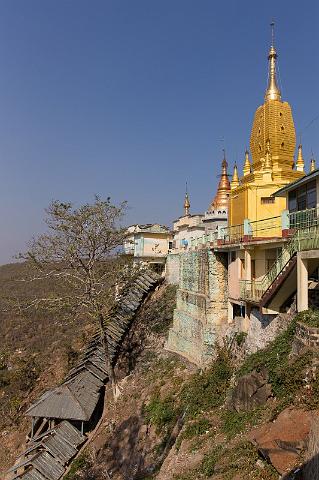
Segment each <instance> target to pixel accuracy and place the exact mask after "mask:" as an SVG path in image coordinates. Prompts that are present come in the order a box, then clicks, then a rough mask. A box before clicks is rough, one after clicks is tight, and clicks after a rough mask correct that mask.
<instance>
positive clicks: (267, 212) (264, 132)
mask: <svg viewBox="0 0 319 480" xmlns="http://www.w3.org/2000/svg"><path fill="white" fill-rule="evenodd" d="M276 61H277V52H276V49H275V46H274V42H273V37H272V45H271V47H270V50H269V54H268V62H269V73H268V86H267V89H266V92H265V98H264V103H263V104H262V105H261V106H259V107H258V108H257V110H256V112H255V116H254V121H253V125H252V129H251V135H250V150H251V155H252V160H250V158H249V152H248V151H246V153H245V162H244V169H243V176H242V177H241V178H239V176H238V169H237V166H236V165H235V168H234V174H233V178H232V182H231V194H230V214H229V225H230V226H231V225H240V224H243V223H244V220H245V219H249V220H250V221H253V222H254V221H258V220H262V219H266V218H269V217H275V216H277V215H278V216H279V215H281V211H282V210H284V209H285V203H284V200H283V199H282V198H279V197H273V196H272V193H274V192H275V191H276V190H279V189H280V188H282V187H284V186H285V185H287V184H289V183H291V182H293V181H295V180H297V179H298V178H300V177H302V176H303V175H304V161H303V158H302V149H301V146H299V150H298V158H297V162H296V164H295V161H294V153H295V148H296V131H295V126H294V120H293V116H292V111H291V107H290V105H289V103H288V102H286V101H283V100H282V98H281V92H280V89H279V86H278V82H277V72H276Z"/></svg>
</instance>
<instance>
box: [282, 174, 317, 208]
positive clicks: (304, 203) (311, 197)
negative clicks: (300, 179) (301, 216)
mask: <svg viewBox="0 0 319 480" xmlns="http://www.w3.org/2000/svg"><path fill="white" fill-rule="evenodd" d="M316 205H317V188H316V181H315V180H314V181H313V182H309V183H307V184H306V185H302V186H301V187H299V188H296V190H293V191H292V192H289V194H288V209H289V212H297V211H299V210H306V209H308V208H315V207H316Z"/></svg>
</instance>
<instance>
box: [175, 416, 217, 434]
mask: <svg viewBox="0 0 319 480" xmlns="http://www.w3.org/2000/svg"><path fill="white" fill-rule="evenodd" d="M211 426H212V424H211V423H210V421H209V420H207V418H200V419H199V420H196V421H195V422H191V423H189V424H188V425H186V427H185V430H184V431H183V432H182V437H183V438H193V437H196V436H197V435H203V434H204V433H206V432H207V430H209V429H210V428H211Z"/></svg>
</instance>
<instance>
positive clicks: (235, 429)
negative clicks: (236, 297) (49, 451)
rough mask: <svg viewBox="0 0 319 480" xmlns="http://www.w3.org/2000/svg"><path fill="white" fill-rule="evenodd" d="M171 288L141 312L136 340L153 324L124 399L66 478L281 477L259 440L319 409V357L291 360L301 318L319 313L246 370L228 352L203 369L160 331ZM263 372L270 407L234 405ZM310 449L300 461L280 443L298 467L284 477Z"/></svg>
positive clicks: (250, 360) (251, 359)
mask: <svg viewBox="0 0 319 480" xmlns="http://www.w3.org/2000/svg"><path fill="white" fill-rule="evenodd" d="M168 292H169V290H166V291H165V288H164V287H162V288H161V289H160V291H159V292H157V293H156V294H155V295H154V296H153V297H152V299H151V300H150V301H149V302H148V303H147V304H146V306H145V307H144V309H142V311H141V312H140V313H139V315H138V320H137V323H136V327H135V333H134V334H135V336H136V337H138V336H139V334H140V333H141V332H142V331H144V328H145V326H147V328H148V335H147V342H146V343H145V344H144V347H143V348H142V349H140V351H139V354H138V356H137V358H135V363H134V368H133V370H131V371H130V372H126V374H128V373H129V374H128V375H127V376H126V377H125V378H124V379H123V380H122V384H121V387H122V389H123V395H122V397H121V398H120V400H119V402H118V403H116V404H114V403H113V400H112V398H111V397H109V407H108V409H107V412H106V416H105V419H104V422H103V424H102V426H101V428H100V430H99V432H98V435H97V436H96V437H95V439H94V440H93V442H92V443H91V444H90V446H89V447H88V448H87V449H86V450H85V452H84V454H83V455H82V456H81V457H80V459H78V460H76V461H75V462H74V464H73V467H72V469H71V471H70V473H69V475H68V476H67V478H68V480H80V479H85V480H89V479H97V480H99V479H102V478H105V475H106V474H105V472H106V471H107V472H108V475H109V476H110V478H112V479H115V480H120V479H127V480H128V479H146V480H147V479H148V480H150V479H157V480H198V479H209V478H211V479H215V480H231V479H233V480H246V479H254V480H277V479H278V474H279V471H280V468H281V467H280V465H279V464H278V463H277V464H276V468H275V467H274V465H272V463H271V458H269V457H268V458H267V456H265V455H263V454H262V453H261V451H262V449H261V448H259V447H258V445H256V444H255V443H254V441H253V438H254V435H255V432H258V431H259V429H263V428H265V427H266V426H267V425H273V424H274V425H275V424H276V421H277V419H278V421H279V420H280V421H282V420H281V419H282V418H284V419H285V418H286V417H288V421H289V417H292V416H293V415H294V412H295V411H296V412H297V413H298V412H300V414H299V413H298V418H299V420H298V421H299V422H301V424H302V423H303V420H304V418H306V417H305V415H307V414H308V412H311V411H312V410H315V409H317V408H318V398H319V395H318V393H319V390H318V387H319V378H318V377H319V375H316V373H314V374H312V375H309V372H310V371H311V372H313V371H314V370H313V369H316V367H314V365H316V364H317V358H318V352H316V351H314V350H309V349H305V350H304V351H303V352H301V353H300V355H298V356H293V355H291V350H292V345H293V342H294V339H295V335H294V334H295V328H296V322H297V321H298V320H301V321H303V322H304V323H307V322H308V323H309V324H310V325H314V324H316V322H317V321H318V319H319V315H318V313H317V312H310V313H309V312H307V313H305V314H301V315H299V316H298V317H296V318H295V319H294V320H293V321H292V322H291V324H290V325H289V327H288V329H287V330H286V331H285V332H283V333H281V334H280V335H279V336H278V337H277V338H276V339H275V341H273V342H272V343H271V344H270V345H269V346H268V347H267V348H266V349H264V350H261V351H259V352H257V353H256V354H253V355H250V356H248V357H246V359H245V360H244V363H242V364H241V365H239V364H238V362H237V360H236V359H235V358H234V357H233V355H232V351H231V349H229V348H228V347H227V346H225V347H223V348H220V349H219V351H218V355H217V358H216V359H215V360H214V362H212V364H211V366H209V368H207V369H206V370H205V371H198V370H196V369H195V368H194V366H192V365H190V364H188V363H187V362H184V361H183V360H182V359H180V358H177V357H175V356H172V355H170V354H169V353H167V352H165V351H164V350H163V348H162V347H163V344H164V342H165V334H163V332H161V333H160V334H159V333H158V332H156V331H154V329H152V321H153V320H154V319H157V320H158V319H160V318H161V312H162V308H161V307H163V306H164V305H165V308H166V314H167V305H168V304H169V301H167V295H168ZM164 300H165V302H164ZM171 300H172V299H171ZM170 304H171V306H172V307H173V302H172V301H171V303H170ZM172 309H173V308H172ZM238 342H239V343H242V339H241V337H239V338H238ZM265 369H266V371H267V379H268V382H269V384H270V388H271V394H270V395H269V398H268V399H267V401H265V402H264V403H263V404H262V405H258V406H256V407H255V408H251V409H248V410H243V411H236V410H235V409H234V408H232V407H231V405H230V398H231V395H232V392H233V391H234V387H235V385H236V384H237V382H238V380H239V379H240V378H242V376H243V375H246V376H247V375H248V376H249V374H251V373H252V372H257V373H258V372H264V373H265ZM287 372H289V374H287ZM286 412H288V413H286ZM285 421H287V419H286V420H285ZM283 425H284V424H283ZM283 430H285V426H283ZM256 435H257V434H256ZM257 436H258V435H257ZM298 442H299V440H298ZM282 443H283V444H284V443H285V442H284V441H282ZM299 443H300V442H299ZM306 447H307V442H305V443H304V444H302V445H301V446H300V445H299V446H298V448H297V447H293V448H294V451H296V452H297V453H295V454H294V455H295V456H294V457H293V459H291V458H290V457H289V455H290V452H289V451H288V453H287V451H286V450H285V448H286V447H284V446H283V447H282V448H283V449H282V450H281V452H280V454H281V455H282V465H291V466H292V467H295V468H291V469H290V468H289V471H290V473H289V471H287V472H286V476H283V477H282V478H285V479H287V480H288V479H294V478H297V477H296V476H295V474H294V473H293V471H295V469H296V468H297V466H298V465H301V464H302V463H303V461H304V460H305V457H306ZM289 448H290V449H291V448H292V447H291V445H290V447H289ZM288 450H289V449H288ZM287 456H288V457H289V458H288V460H287ZM278 465H279V466H278ZM278 468H279V470H277V469H278ZM282 468H284V467H282ZM280 473H283V472H281V471H280ZM298 478H299V477H298ZM300 478H301V477H300Z"/></svg>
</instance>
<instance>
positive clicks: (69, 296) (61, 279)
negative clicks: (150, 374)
mask: <svg viewBox="0 0 319 480" xmlns="http://www.w3.org/2000/svg"><path fill="white" fill-rule="evenodd" d="M125 209H126V202H123V203H121V204H120V205H118V206H116V205H112V203H111V202H110V198H107V199H106V200H105V201H103V200H101V199H100V198H99V197H95V201H94V203H92V204H85V205H83V206H81V207H79V208H75V207H74V206H73V205H72V204H71V203H63V202H59V201H53V202H52V203H51V204H50V206H49V207H48V209H47V210H46V214H47V216H46V219H45V222H46V224H47V227H48V230H47V233H44V234H42V235H40V236H38V237H35V238H33V239H32V241H31V242H30V244H29V248H28V250H27V252H25V253H21V254H19V258H20V259H23V260H26V261H28V262H29V263H30V266H31V267H32V275H31V276H30V278H28V281H33V282H36V281H43V280H48V279H50V278H54V279H55V283H58V286H59V287H60V288H58V290H57V291H56V292H53V293H52V295H51V294H50V296H44V297H41V296H37V297H36V298H34V299H32V301H29V302H27V303H26V304H25V305H23V306H22V308H30V307H39V306H41V305H44V306H46V307H52V308H55V309H56V308H65V307H67V308H68V309H70V310H71V311H72V313H73V315H77V314H79V313H81V314H83V312H84V313H86V314H88V315H89V316H90V317H91V318H92V319H93V320H94V321H95V322H97V324H98V326H99V328H100V331H101V338H102V342H103V346H104V350H105V358H106V364H107V365H106V366H107V370H108V372H109V378H110V381H111V383H112V387H113V392H114V394H115V395H116V392H117V387H116V382H115V376H114V371H113V366H112V362H111V358H110V354H109V342H108V336H107V333H106V326H107V324H108V322H109V319H110V311H111V308H112V306H113V304H114V297H115V287H116V285H118V284H119V283H121V281H124V279H125V277H126V276H127V274H128V272H129V269H128V268H127V263H126V262H125V261H124V260H123V256H121V255H119V250H120V248H121V247H122V245H123V241H124V238H125V229H124V228H122V227H121V226H120V220H121V219H122V217H123V215H124V212H125ZM34 272H36V273H34Z"/></svg>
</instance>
